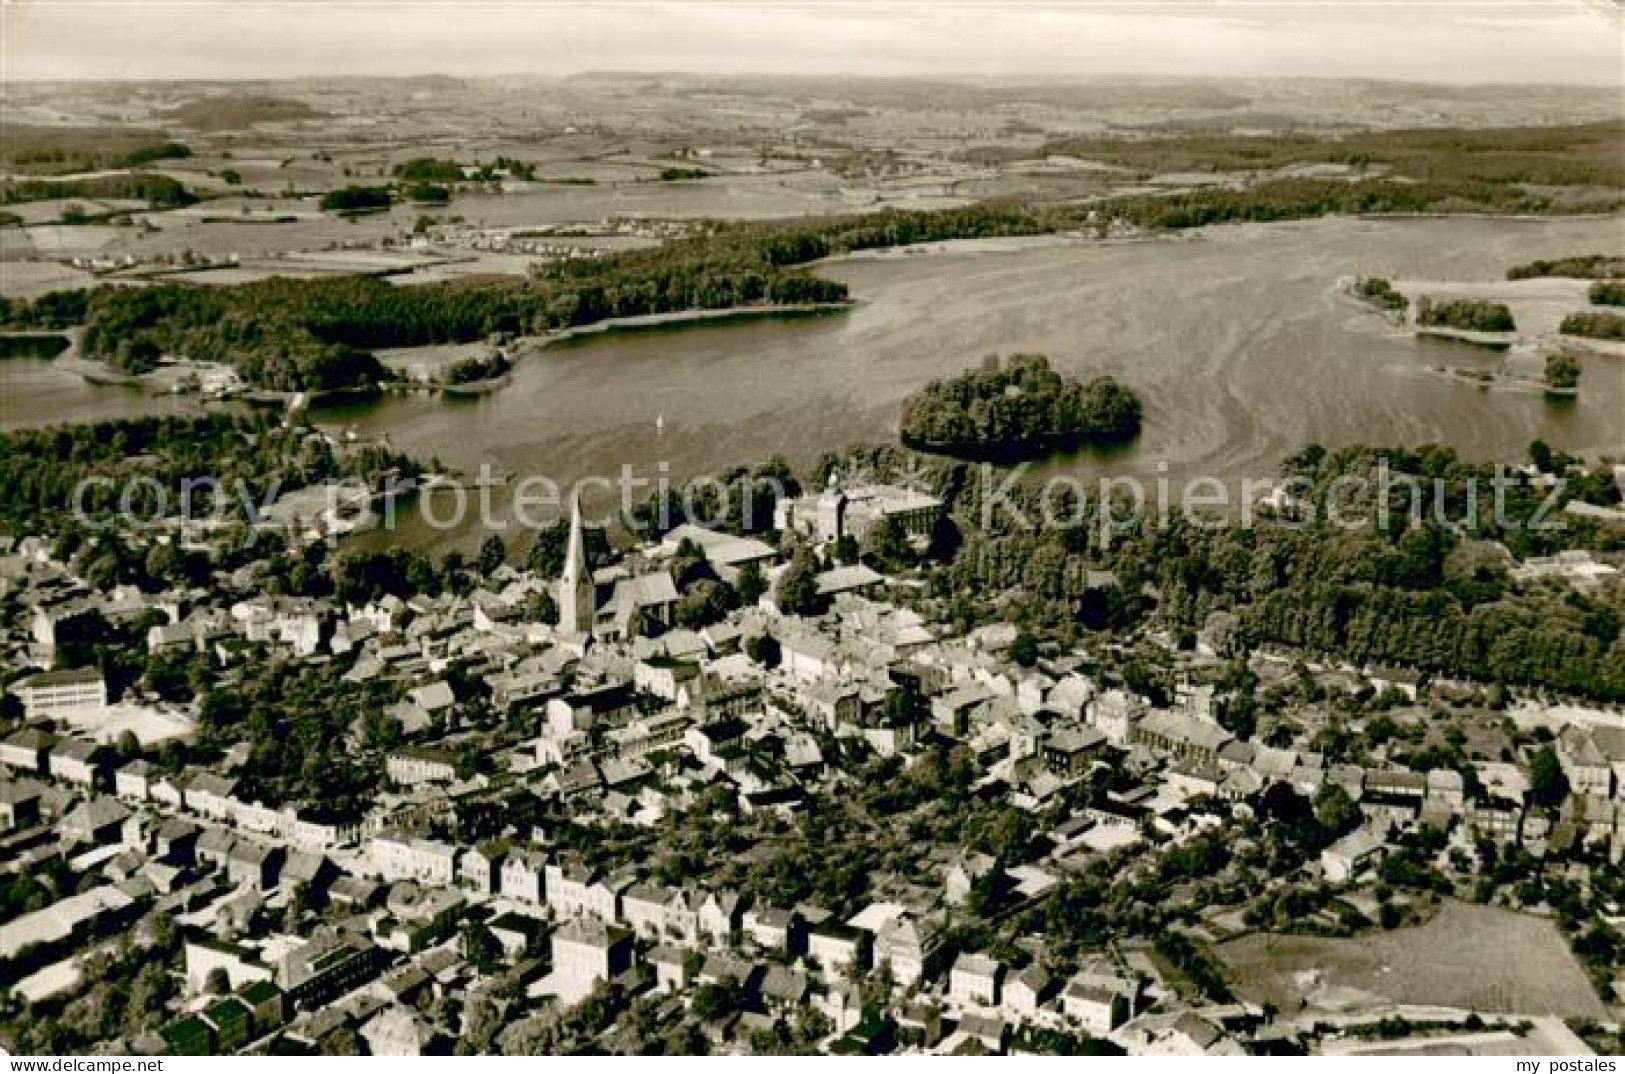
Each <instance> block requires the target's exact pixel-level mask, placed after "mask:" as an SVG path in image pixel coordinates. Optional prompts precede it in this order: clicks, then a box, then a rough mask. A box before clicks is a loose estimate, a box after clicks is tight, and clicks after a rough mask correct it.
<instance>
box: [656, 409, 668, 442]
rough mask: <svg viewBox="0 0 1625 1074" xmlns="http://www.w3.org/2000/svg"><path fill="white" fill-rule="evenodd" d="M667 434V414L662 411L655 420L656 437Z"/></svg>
mask: <svg viewBox="0 0 1625 1074" xmlns="http://www.w3.org/2000/svg"><path fill="white" fill-rule="evenodd" d="M665 432H666V412H665V411H664V410H662V411H661V412H660V414H659V415H658V416H656V418H655V435H656V436H662V435H664V434H665Z"/></svg>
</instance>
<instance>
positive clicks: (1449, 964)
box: [1217, 901, 1607, 1018]
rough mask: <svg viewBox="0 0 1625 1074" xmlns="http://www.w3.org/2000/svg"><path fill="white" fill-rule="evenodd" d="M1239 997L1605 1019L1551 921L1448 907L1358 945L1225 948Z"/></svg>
mask: <svg viewBox="0 0 1625 1074" xmlns="http://www.w3.org/2000/svg"><path fill="white" fill-rule="evenodd" d="M1217 952H1218V955H1219V957H1220V958H1221V959H1222V960H1223V962H1224V965H1225V969H1226V976H1227V978H1228V979H1229V980H1230V981H1231V982H1232V984H1233V985H1234V987H1235V989H1236V991H1237V992H1238V993H1239V994H1241V995H1242V996H1244V997H1245V998H1247V999H1249V1000H1252V1001H1254V1002H1259V1003H1274V1004H1276V1005H1277V1006H1278V1007H1280V1008H1281V1009H1282V1010H1283V1011H1286V1012H1289V1013H1290V1012H1292V1011H1295V1010H1297V1009H1298V1007H1299V1004H1300V1001H1301V1002H1303V1003H1304V1004H1305V1005H1307V1006H1309V1007H1314V1008H1320V1009H1325V1010H1337V1009H1342V1010H1355V1009H1358V1008H1361V1007H1366V1006H1375V1005H1383V1004H1384V1003H1385V1001H1386V1003H1395V1004H1428V1005H1435V1006H1447V1007H1457V1008H1461V1009H1463V1010H1475V1011H1480V1012H1484V1013H1509V1014H1550V1015H1556V1016H1559V1017H1564V1018H1568V1017H1581V1018H1606V1017H1607V1008H1606V1007H1605V1006H1604V1005H1603V1003H1602V1001H1601V1000H1600V999H1598V998H1597V995H1596V993H1595V992H1594V991H1593V990H1592V987H1591V983H1590V981H1589V980H1588V979H1587V977H1586V975H1585V971H1584V970H1582V969H1581V967H1580V965H1579V963H1578V962H1576V961H1575V959H1574V956H1573V955H1572V954H1570V953H1569V949H1568V945H1567V944H1566V943H1565V942H1564V940H1563V937H1562V936H1561V935H1560V934H1559V933H1558V931H1557V928H1556V926H1555V925H1553V924H1552V923H1551V922H1550V921H1545V920H1542V919H1540V918H1537V917H1531V916H1528V915H1526V914H1519V913H1514V912H1513V911H1510V910H1500V909H1495V908H1492V907H1486V906H1475V905H1470V904H1468V903H1461V902H1453V901H1452V902H1446V903H1445V904H1444V906H1443V907H1442V908H1441V909H1440V911H1439V913H1438V915H1437V916H1436V917H1434V919H1433V920H1431V921H1429V922H1428V923H1427V924H1425V925H1421V926H1418V927H1415V928H1404V929H1395V930H1394V931H1392V932H1374V933H1369V934H1366V935H1364V936H1360V937H1358V938H1355V939H1329V938H1323V937H1311V936H1281V935H1272V934H1262V933H1260V934H1255V935H1252V936H1246V937H1243V938H1241V939H1239V940H1234V941H1231V942H1229V943H1225V944H1221V945H1220V946H1219V947H1218V948H1217Z"/></svg>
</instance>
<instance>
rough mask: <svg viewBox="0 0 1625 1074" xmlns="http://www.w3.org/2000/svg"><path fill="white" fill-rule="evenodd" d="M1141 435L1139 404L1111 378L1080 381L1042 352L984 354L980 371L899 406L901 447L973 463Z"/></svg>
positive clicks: (941, 384)
mask: <svg viewBox="0 0 1625 1074" xmlns="http://www.w3.org/2000/svg"><path fill="white" fill-rule="evenodd" d="M1139 431H1140V401H1139V399H1137V398H1136V397H1135V396H1134V393H1133V392H1131V391H1129V390H1128V389H1127V388H1124V387H1123V386H1122V385H1120V384H1118V383H1117V382H1116V381H1115V380H1113V379H1112V378H1111V377H1106V376H1101V377H1095V378H1093V379H1091V380H1089V381H1086V382H1085V381H1079V380H1078V379H1077V378H1076V377H1063V376H1062V375H1061V374H1059V373H1057V372H1055V371H1054V370H1053V369H1051V368H1050V364H1049V359H1048V358H1047V357H1045V356H1044V355H1042V354H1013V355H1010V356H1009V357H1008V358H1002V359H1001V358H1000V357H999V356H997V355H989V356H988V357H987V358H984V359H983V360H982V367H981V368H980V369H976V370H971V371H970V372H967V373H963V374H961V375H960V376H957V377H950V378H948V379H946V380H934V381H932V382H931V383H929V384H927V385H926V386H925V387H924V388H923V389H922V390H920V391H919V392H917V393H915V394H914V395H912V396H910V397H909V399H908V401H907V402H906V403H905V404H904V407H903V421H902V428H901V430H900V432H901V436H902V440H903V443H905V444H907V445H908V446H909V447H911V448H915V449H916V450H920V451H932V452H938V453H941V454H945V455H958V456H961V457H965V458H979V459H1020V458H1033V457H1036V456H1039V455H1044V454H1047V453H1049V452H1051V451H1057V450H1061V449H1064V448H1069V447H1076V446H1078V445H1081V444H1103V443H1114V442H1117V441H1121V440H1127V439H1129V438H1130V437H1132V436H1134V435H1135V434H1136V433H1138V432H1139Z"/></svg>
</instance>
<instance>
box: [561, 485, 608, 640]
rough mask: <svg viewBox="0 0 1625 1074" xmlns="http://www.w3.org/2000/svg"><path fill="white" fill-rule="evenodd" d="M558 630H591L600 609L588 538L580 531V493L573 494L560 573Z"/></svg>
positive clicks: (586, 632) (571, 631) (589, 632)
mask: <svg viewBox="0 0 1625 1074" xmlns="http://www.w3.org/2000/svg"><path fill="white" fill-rule="evenodd" d="M558 606H559V630H561V631H563V632H565V633H568V634H589V635H590V634H591V633H592V628H593V620H594V618H595V617H596V615H597V611H598V594H597V590H596V589H595V588H594V586H593V581H592V567H591V566H590V565H589V564H588V563H587V542H586V540H585V539H584V538H583V537H582V534H581V494H580V492H575V493H573V494H572V495H571V497H570V537H569V543H568V544H567V545H566V546H565V550H564V573H563V574H562V575H561V576H560V577H559V599H558Z"/></svg>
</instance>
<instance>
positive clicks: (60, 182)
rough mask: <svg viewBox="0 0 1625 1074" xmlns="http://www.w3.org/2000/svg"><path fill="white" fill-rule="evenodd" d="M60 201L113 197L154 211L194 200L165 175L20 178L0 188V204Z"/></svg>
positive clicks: (175, 206) (178, 184)
mask: <svg viewBox="0 0 1625 1074" xmlns="http://www.w3.org/2000/svg"><path fill="white" fill-rule="evenodd" d="M59 198H112V199H117V200H131V201H144V202H146V203H147V204H148V205H149V206H151V207H152V208H154V209H178V208H180V207H181V206H184V205H190V204H192V203H193V202H194V201H196V200H197V199H196V198H195V197H193V196H192V193H191V191H189V190H187V189H186V187H184V186H182V185H181V184H180V183H178V182H176V181H175V180H174V179H171V178H169V176H167V175H151V174H148V173H146V172H133V173H130V174H127V175H98V176H92V177H90V178H86V179H20V180H14V181H11V182H8V183H5V184H4V185H0V203H3V204H6V205H15V204H19V203H21V202H25V201H54V200H56V199H59Z"/></svg>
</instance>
